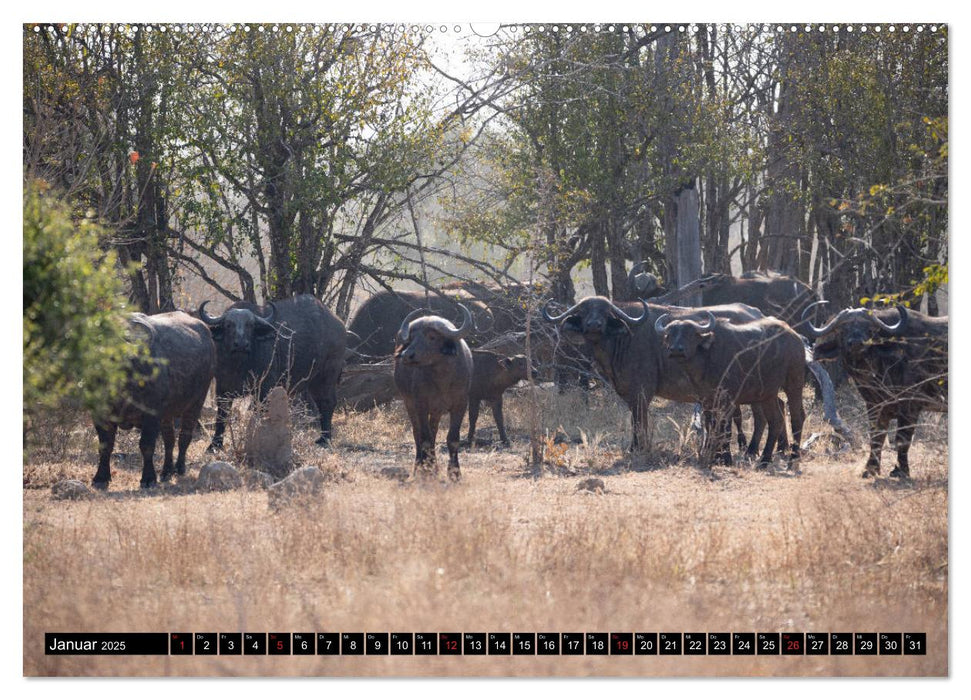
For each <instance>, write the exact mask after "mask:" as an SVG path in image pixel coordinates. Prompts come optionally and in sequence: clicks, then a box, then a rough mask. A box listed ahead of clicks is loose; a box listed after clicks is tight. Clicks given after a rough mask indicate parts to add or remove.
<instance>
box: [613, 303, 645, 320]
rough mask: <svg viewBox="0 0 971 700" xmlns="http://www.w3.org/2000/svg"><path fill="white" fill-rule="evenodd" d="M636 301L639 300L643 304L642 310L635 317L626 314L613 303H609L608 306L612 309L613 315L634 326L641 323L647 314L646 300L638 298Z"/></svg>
mask: <svg viewBox="0 0 971 700" xmlns="http://www.w3.org/2000/svg"><path fill="white" fill-rule="evenodd" d="M637 301H639V302H641V304H642V305H643V306H644V310H643V312H642V313H641V315H640V316H638V317H637V318H635V317H633V316H628V315H627V314H625V313H624V312H623V311H621V310H620V309H619V308H617V306H616V305H614V304H611V305H610V307H611V308H612V309H613V312H614V315H615V316H617V318H619V319H620V320H621V321H624V322H625V323H629V324H631V325H632V326H636V325H637V324H639V323H643V322H644V321H645V320H647V316H648V309H647V302H646V301H644V300H643V299H638V300H637Z"/></svg>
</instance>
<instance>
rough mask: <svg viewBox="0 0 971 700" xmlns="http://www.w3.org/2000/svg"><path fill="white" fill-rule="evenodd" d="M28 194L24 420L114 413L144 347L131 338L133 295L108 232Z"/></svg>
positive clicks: (34, 188) (40, 188)
mask: <svg viewBox="0 0 971 700" xmlns="http://www.w3.org/2000/svg"><path fill="white" fill-rule="evenodd" d="M44 189H45V187H44V185H36V184H35V185H30V186H28V187H27V188H26V190H25V192H24V386H23V395H24V416H25V421H29V418H30V415H31V414H33V413H35V412H38V411H42V410H49V409H55V408H59V407H61V406H63V405H65V403H69V404H71V405H74V406H81V407H84V408H87V409H92V410H103V409H104V408H105V407H106V406H109V405H110V404H111V402H112V400H113V398H114V397H115V396H116V395H117V393H118V391H119V390H120V389H121V388H122V386H123V383H124V381H125V376H126V371H125V369H126V367H127V366H128V362H129V360H130V358H131V357H132V356H133V355H134V353H135V352H136V349H137V348H136V346H135V345H134V344H133V343H132V342H130V341H129V340H128V338H127V337H126V327H127V326H126V324H125V322H124V312H125V306H126V302H125V295H124V288H123V284H122V280H121V277H120V276H119V274H118V265H117V261H116V256H115V254H114V252H112V251H109V252H107V253H104V252H102V247H101V246H102V240H103V236H104V231H103V229H102V228H101V227H100V226H98V225H97V224H95V223H94V222H93V221H91V220H89V219H86V218H84V219H80V220H79V221H74V220H72V216H71V212H70V210H69V209H68V207H67V206H66V205H64V204H63V203H61V202H58V201H56V200H55V199H54V198H52V197H51V196H50V195H48V194H46V193H45V192H44Z"/></svg>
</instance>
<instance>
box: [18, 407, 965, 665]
mask: <svg viewBox="0 0 971 700" xmlns="http://www.w3.org/2000/svg"><path fill="white" fill-rule="evenodd" d="M537 401H538V405H539V411H538V420H539V424H540V426H541V428H542V429H543V430H544V431H546V432H548V434H551V435H552V434H553V432H554V431H555V430H556V428H557V427H559V426H562V427H563V428H564V429H565V432H566V433H567V434H568V435H569V436H570V438H575V439H578V440H580V442H579V443H576V442H573V441H570V442H567V443H566V444H556V445H555V444H553V442H552V441H550V443H549V445H548V449H547V454H546V462H547V464H546V467H545V469H544V470H543V473H542V474H541V475H540V476H539V477H538V478H532V477H530V476H527V475H526V470H525V465H526V454H527V453H528V451H529V449H528V446H529V443H528V439H527V434H526V432H525V428H526V426H527V417H528V416H529V415H530V414H529V406H530V405H531V404H530V401H528V400H527V399H526V398H524V397H522V396H520V397H512V398H509V399H507V421H508V423H509V425H510V428H511V431H510V432H511V436H512V438H513V445H512V447H511V448H510V449H495V448H493V447H482V446H480V447H477V448H476V449H475V450H474V451H472V452H468V451H464V452H463V453H462V455H461V464H462V482H461V483H460V484H458V485H445V484H439V483H432V484H421V483H413V482H407V481H406V482H401V481H399V480H398V479H396V478H389V476H391V477H393V476H394V474H395V473H396V470H397V472H400V470H402V469H404V470H407V471H409V472H410V469H411V461H412V458H413V446H412V443H411V433H410V428H409V427H408V425H407V422H406V419H405V417H404V413H403V410H402V409H401V407H400V406H399V405H395V404H393V405H391V406H388V407H384V408H379V409H375V410H373V411H368V412H363V413H338V414H337V415H336V416H335V433H336V437H335V442H334V445H333V447H332V448H330V449H321V448H317V447H316V446H314V444H313V438H314V437H315V433H314V431H313V429H312V426H309V425H308V424H303V425H301V426H300V427H299V428H298V430H297V431H296V433H295V450H296V453H297V457H298V459H299V461H300V463H301V464H305V465H306V464H314V465H317V466H319V467H320V468H321V469H322V470H324V471H325V472H326V473H327V474H328V475H330V476H331V477H332V478H331V479H330V480H329V481H328V483H327V485H326V488H325V491H324V493H323V495H322V496H320V497H317V498H314V499H311V500H310V501H308V502H304V503H302V504H299V505H294V506H292V507H290V508H286V509H284V510H281V511H271V510H270V509H269V508H268V505H267V494H266V493H265V492H263V491H260V490H237V491H229V492H221V493H194V492H193V491H192V489H191V486H192V482H193V481H194V479H195V475H196V474H197V473H198V470H199V467H200V466H202V465H203V464H205V463H206V462H207V461H208V459H209V457H208V456H207V455H205V454H204V449H205V446H206V444H207V441H206V438H207V437H208V435H207V434H206V431H203V433H204V434H203V439H200V440H197V441H196V442H195V443H193V445H192V447H191V449H190V469H189V472H188V474H187V475H186V476H185V477H183V478H182V479H181V480H180V482H179V483H177V484H174V485H171V486H165V487H162V488H159V489H156V490H153V491H152V492H149V493H142V492H140V491H139V489H138V479H139V476H140V474H139V471H140V467H138V462H139V459H138V451H137V435H136V434H135V433H130V434H126V435H125V436H124V437H123V438H121V439H119V444H118V446H117V449H118V451H119V452H120V453H122V454H123V455H127V457H122V458H119V459H117V460H116V461H115V462H114V464H113V481H112V482H111V490H110V492H109V493H108V494H107V495H98V496H96V497H95V498H93V499H90V500H83V501H55V500H53V499H52V496H51V485H52V484H53V483H55V482H57V481H58V480H61V479H65V478H78V479H81V480H83V481H85V482H88V481H90V479H91V477H92V476H93V474H94V470H95V464H96V450H97V441H96V438H95V435H94V431H93V430H92V429H91V428H90V427H89V425H88V424H87V422H86V421H83V420H78V421H71V420H67V419H63V418H62V419H61V420H59V421H57V422H54V421H52V422H51V424H50V425H48V426H38V427H37V429H35V431H34V434H33V435H32V436H31V438H30V449H29V451H28V453H27V459H26V462H25V465H24V511H23V517H24V673H25V674H26V675H29V676H118V675H123V676H141V675H146V676H160V675H191V676H196V675H206V676H212V675H215V676H222V675H278V674H279V675H288V676H289V675H298V676H299V675H321V676H331V675H334V676H385V675H395V676H412V675H421V676H425V675H432V676H482V675H509V676H551V675H619V676H655V675H662V676H685V675H686V676H705V675H742V676H750V675H772V676H788V675H792V676H804V675H824V676H844V675H863V676H885V675H889V676H893V675H901V676H927V675H946V674H947V673H948V665H947V643H948V637H947V595H948V587H947V586H948V536H947V535H948V514H947V486H948V469H947V461H948V451H947V438H946V420H945V419H938V417H936V416H935V417H931V418H927V417H926V416H925V420H926V421H927V425H925V426H923V427H922V428H921V429H920V430H919V432H918V439H917V442H916V444H915V446H914V448H913V450H912V452H911V457H912V461H911V465H912V467H911V469H912V474H913V476H914V478H913V481H912V482H911V483H908V484H898V483H896V482H894V481H891V480H888V479H885V478H880V479H877V480H875V481H864V480H862V479H860V476H859V475H860V472H861V471H862V465H863V462H864V460H865V453H864V451H863V449H862V448H861V447H856V448H853V449H848V450H843V451H838V450H836V449H835V448H834V446H833V443H832V441H831V440H829V438H828V437H827V436H828V435H829V434H830V432H831V431H830V430H829V428H828V426H826V425H825V424H824V423H823V421H822V418H821V410H820V409H819V408H816V407H809V402H808V399H807V407H809V420H808V423H807V428H808V430H807V433H806V435H809V434H811V433H813V432H817V433H820V434H821V435H822V437H821V438H819V439H818V440H816V441H815V442H814V443H813V445H812V446H811V447H810V449H809V450H808V453H807V455H806V456H805V458H804V460H803V464H802V474H801V475H799V476H792V475H789V474H787V473H785V472H784V470H783V469H782V467H783V465H782V463H781V461H780V462H779V463H778V464H777V466H778V467H779V469H778V470H777V471H776V472H774V473H764V472H757V471H755V470H754V469H753V468H752V466H751V465H749V464H746V463H743V462H737V463H736V466H735V467H733V468H725V467H716V468H715V469H714V472H713V473H711V474H709V473H708V472H706V471H705V470H703V469H701V468H699V466H698V463H697V459H696V457H695V455H696V450H697V448H696V445H695V442H694V440H695V439H694V438H693V437H692V435H691V432H690V431H689V430H686V429H684V428H683V427H682V426H685V425H687V424H688V422H689V421H688V419H689V411H690V409H689V408H688V407H684V406H677V405H666V404H665V403H664V402H656V403H655V406H654V408H653V411H654V413H655V415H656V419H655V431H654V436H653V443H654V450H653V451H652V452H651V453H649V454H646V455H638V456H634V457H631V456H630V455H628V454H627V453H626V452H625V451H624V445H625V444H626V440H627V439H628V437H627V436H628V432H629V427H628V426H629V417H628V416H629V414H627V412H626V411H625V410H623V407H622V406H620V405H619V403H618V401H617V400H616V398H615V397H614V395H613V394H612V392H610V391H603V390H601V391H599V392H594V393H593V394H592V395H591V396H590V397H589V398H588V399H587V400H586V401H585V400H584V399H583V398H582V397H581V396H578V395H566V396H556V395H549V394H546V395H542V396H540V397H539V399H538V400H537ZM237 403H241V402H237ZM840 405H841V409H842V410H843V413H844V417H845V418H846V419H847V420H848V422H849V423H850V425H851V426H853V427H854V428H855V429H857V430H858V431H859V430H862V429H863V422H862V414H861V412H860V408H861V407H860V403H859V399H858V398H857V397H856V395H855V393H854V392H853V391H852V390H851V389H849V388H844V389H843V390H841V392H840ZM242 410H243V409H242V407H240V408H239V412H240V413H241V412H242ZM534 415H535V414H534ZM237 420H241V419H237ZM480 426H481V428H480V430H481V431H482V432H481V435H482V437H488V436H489V435H490V434H491V433H492V421H491V416H489V414H488V411H486V412H485V414H484V416H483V417H482V418H480ZM441 437H442V436H441V435H440V438H441ZM230 442H232V441H230ZM229 451H230V453H231V452H232V447H231V446H230V450H229ZM229 456H230V458H232V454H230V455H229ZM891 456H892V455H891V454H885V458H884V469H883V471H884V474H886V473H888V472H889V471H890V469H891V468H892V465H891V463H890V459H891ZM439 459H440V463H441V464H442V476H444V463H445V461H446V460H445V456H444V454H442V455H440V458H439ZM157 460H158V457H157ZM589 477H597V478H600V479H602V480H603V482H604V484H605V486H606V491H605V492H604V493H590V492H586V491H578V490H577V484H578V483H579V482H580V481H581V480H583V479H584V478H589ZM48 631H92V632H96V631H97V632H113V631H117V632H126V631H128V632H130V631H145V632H149V631H163V632H170V631H189V632H203V631H215V632H299V631H309V632H324V631H343V632H348V631H354V632H366V631H381V632H395V631H411V632H416V631H427V632H464V631H481V632H498V631H507V632H542V631H551V632H571V631H572V632H587V631H603V632H610V631H675V632H678V631H685V632H692V631H697V632H707V631H712V632H714V631H751V632H758V631H778V632H785V631H797V632H807V631H818V632H830V631H872V632H906V631H916V632H926V633H927V646H928V654H927V655H926V656H905V657H900V656H898V657H886V656H883V657H880V656H877V657H853V656H849V657H840V656H824V657H806V656H803V657H690V656H679V657H670V656H659V657H658V656H655V657H648V656H638V657H611V656H606V657H597V656H580V657H568V656H566V657H544V656H538V657H523V656H515V657H404V656H391V657H374V656H369V657H325V656H313V657H300V656H295V657H253V656H244V657H225V656H223V657H220V656H212V657H201V656H196V657H104V656H96V657H81V656H74V657H63V656H62V657H54V656H45V655H44V653H43V651H42V649H43V639H44V632H48Z"/></svg>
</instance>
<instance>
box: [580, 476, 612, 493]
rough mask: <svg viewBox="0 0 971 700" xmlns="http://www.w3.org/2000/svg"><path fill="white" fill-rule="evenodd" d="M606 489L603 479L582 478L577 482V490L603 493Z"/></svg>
mask: <svg viewBox="0 0 971 700" xmlns="http://www.w3.org/2000/svg"><path fill="white" fill-rule="evenodd" d="M606 490H607V486H606V485H605V484H604V480H603V479H597V478H590V479H584V480H583V481H581V482H580V483H579V484H577V491H589V492H591V493H604V492H605V491H606Z"/></svg>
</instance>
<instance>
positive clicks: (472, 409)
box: [469, 399, 479, 449]
mask: <svg viewBox="0 0 971 700" xmlns="http://www.w3.org/2000/svg"><path fill="white" fill-rule="evenodd" d="M478 420H479V399H469V449H472V448H473V447H475V424H476V422H477V421H478Z"/></svg>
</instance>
